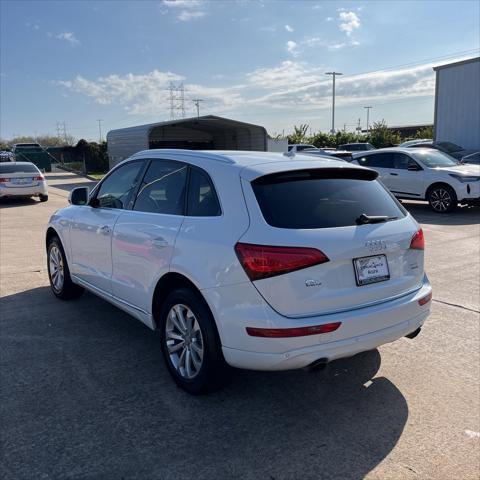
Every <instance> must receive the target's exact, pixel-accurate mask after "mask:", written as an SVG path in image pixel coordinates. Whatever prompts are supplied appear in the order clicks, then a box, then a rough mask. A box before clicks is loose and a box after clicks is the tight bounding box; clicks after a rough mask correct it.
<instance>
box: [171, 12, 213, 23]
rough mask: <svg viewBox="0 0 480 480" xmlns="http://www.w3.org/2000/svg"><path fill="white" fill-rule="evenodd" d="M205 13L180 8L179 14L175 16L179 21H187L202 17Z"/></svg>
mask: <svg viewBox="0 0 480 480" xmlns="http://www.w3.org/2000/svg"><path fill="white" fill-rule="evenodd" d="M205 15H206V13H205V12H202V11H194V12H191V11H189V10H182V11H181V12H180V14H179V15H178V16H177V18H178V20H180V21H181V22H189V21H190V20H196V19H198V18H202V17H204V16H205Z"/></svg>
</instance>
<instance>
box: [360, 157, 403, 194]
mask: <svg viewBox="0 0 480 480" xmlns="http://www.w3.org/2000/svg"><path fill="white" fill-rule="evenodd" d="M357 161H358V164H359V165H362V166H364V167H369V168H373V169H374V170H376V171H377V172H378V176H379V179H380V180H381V181H382V183H383V184H384V185H385V186H386V187H387V188H388V189H389V190H391V187H392V186H394V178H393V177H395V175H396V173H395V167H394V164H393V155H392V153H391V152H381V153H380V152H379V153H370V154H368V155H363V156H360V157H358V158H357Z"/></svg>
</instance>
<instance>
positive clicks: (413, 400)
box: [0, 173, 480, 480]
mask: <svg viewBox="0 0 480 480" xmlns="http://www.w3.org/2000/svg"><path fill="white" fill-rule="evenodd" d="M47 179H48V181H49V184H50V187H51V188H50V199H49V201H48V202H47V203H39V202H37V201H31V202H24V201H21V202H18V201H10V202H7V203H2V204H0V264H1V266H0V296H1V297H2V298H1V300H0V368H1V370H0V375H1V377H0V380H1V383H0V386H1V389H0V425H1V442H2V447H1V450H0V455H1V463H0V477H1V478H3V479H33V478H35V479H37V478H42V479H57V478H61V479H64V478H69V479H99V478H101V479H112V480H113V479H120V478H124V479H148V480H151V479H183V478H186V479H188V478H196V479H203V478H205V479H207V478H208V479H217V478H218V479H230V478H232V479H233V478H242V479H264V478H265V479H276V480H280V479H297V478H302V479H342V480H343V479H359V478H364V477H366V478H368V479H382V480H384V479H445V480H449V479H452V478H459V479H460V478H461V479H477V478H478V477H479V472H480V453H479V451H480V449H479V446H480V433H479V432H480V415H479V413H480V404H479V402H480V388H479V379H480V355H479V346H480V330H479V319H480V314H479V308H480V307H479V305H480V226H479V222H480V209H478V208H477V209H473V208H469V209H460V210H459V211H457V212H455V213H452V214H449V215H445V216H443V215H436V214H434V213H430V211H429V209H428V207H427V206H426V205H425V204H420V203H405V206H406V207H407V208H408V209H409V210H410V211H411V212H412V214H413V215H414V216H415V217H416V218H417V220H419V221H420V222H421V223H422V227H423V228H424V231H425V235H426V242H427V251H426V260H427V272H428V274H429V276H430V280H431V282H432V284H433V287H434V302H433V314H432V316H431V317H430V318H429V320H428V322H427V324H426V325H425V327H424V329H423V331H422V333H421V335H420V336H419V337H417V338H416V339H414V340H407V339H402V340H399V341H397V342H395V343H393V344H389V345H386V346H383V347H381V348H380V349H379V350H375V351H373V352H368V353H366V354H362V355H360V356H357V357H354V358H352V359H346V360H341V361H338V362H334V363H332V364H331V365H329V367H328V368H327V369H326V370H325V371H323V372H315V373H308V372H305V371H293V372H278V373H258V372H249V371H233V372H232V379H231V382H230V384H229V385H228V386H227V387H226V388H225V389H224V390H222V391H220V392H217V393H215V394H212V395H208V396H204V397H191V396H189V395H188V394H186V393H184V392H183V391H181V390H179V389H178V388H176V387H175V385H174V383H173V382H172V381H171V380H170V377H169V375H168V373H167V371H166V369H165V367H164V365H163V360H162V357H161V352H160V347H159V344H158V338H157V335H156V334H155V333H153V332H151V331H150V330H148V329H147V328H146V327H144V326H143V325H142V324H141V323H139V322H137V321H135V320H134V319H133V318H131V317H129V316H128V315H126V314H125V313H123V312H121V311H120V310H118V309H116V308H115V307H113V306H111V305H109V304H108V303H106V302H104V301H102V300H100V299H98V298H96V297H94V296H93V295H91V294H85V295H84V296H83V297H82V298H81V299H79V300H77V301H74V302H61V301H59V300H57V299H56V298H55V297H54V296H53V295H52V294H51V292H50V290H49V287H48V278H47V272H46V255H45V246H44V231H45V224H46V222H47V220H48V217H49V216H50V215H51V213H52V212H53V211H54V210H56V209H57V208H61V207H62V206H64V205H66V202H67V195H68V191H69V190H70V189H71V188H73V186H74V184H75V186H76V184H84V183H87V184H88V183H90V182H85V179H83V178H81V177H76V176H75V175H72V174H67V173H65V174H59V173H57V174H52V175H47ZM90 184H92V183H90Z"/></svg>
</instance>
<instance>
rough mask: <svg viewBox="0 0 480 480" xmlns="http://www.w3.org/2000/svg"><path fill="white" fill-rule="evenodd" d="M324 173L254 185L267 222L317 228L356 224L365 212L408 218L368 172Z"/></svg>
mask: <svg viewBox="0 0 480 480" xmlns="http://www.w3.org/2000/svg"><path fill="white" fill-rule="evenodd" d="M322 170H326V169H317V170H301V171H296V172H288V173H282V174H273V175H267V176H265V177H261V178H259V179H257V180H255V181H254V182H252V187H253V191H254V193H255V196H256V198H257V201H258V204H259V206H260V209H261V211H262V214H263V216H264V218H265V221H266V222H267V223H268V224H269V225H271V226H273V227H277V228H289V229H313V228H331V227H346V226H352V225H356V224H357V223H356V219H357V218H358V217H359V216H360V215H362V213H365V214H366V215H369V216H376V215H381V216H383V215H386V216H388V217H391V218H392V219H394V218H403V217H404V216H405V211H404V210H403V208H402V207H401V206H400V204H399V203H398V202H397V201H396V200H395V199H394V198H393V197H392V196H391V194H390V193H388V192H387V190H386V189H385V188H384V187H383V186H382V185H381V184H380V183H379V182H378V181H377V180H374V179H373V178H372V176H371V174H369V173H368V172H367V171H359V172H354V171H353V172H352V173H351V174H349V173H348V172H344V171H343V172H324V171H322ZM342 170H343V169H342ZM368 175H370V176H368Z"/></svg>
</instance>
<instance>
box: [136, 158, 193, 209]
mask: <svg viewBox="0 0 480 480" xmlns="http://www.w3.org/2000/svg"><path fill="white" fill-rule="evenodd" d="M186 180H187V165H185V164H184V163H181V162H175V161H170V160H152V163H151V164H150V166H149V167H148V170H147V173H146V174H145V177H144V178H143V182H142V184H141V186H140V189H139V191H138V194H137V199H136V201H135V205H134V207H133V209H134V210H137V211H140V212H149V213H163V214H169V215H183V214H184V211H185V190H186V188H185V187H186Z"/></svg>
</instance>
